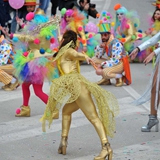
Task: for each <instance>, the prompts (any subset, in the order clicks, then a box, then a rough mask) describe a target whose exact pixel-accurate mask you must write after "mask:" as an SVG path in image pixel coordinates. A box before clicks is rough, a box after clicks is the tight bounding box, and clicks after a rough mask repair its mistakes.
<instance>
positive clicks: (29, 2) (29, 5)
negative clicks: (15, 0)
mask: <svg viewBox="0 0 160 160" xmlns="http://www.w3.org/2000/svg"><path fill="white" fill-rule="evenodd" d="M36 5H37V3H36V0H25V4H24V6H23V7H22V8H21V9H19V10H18V15H16V14H17V13H16V11H15V12H14V17H13V20H12V23H11V33H15V32H16V28H17V21H19V20H20V19H22V20H24V21H25V18H26V15H27V13H29V12H34V11H35V8H36Z"/></svg>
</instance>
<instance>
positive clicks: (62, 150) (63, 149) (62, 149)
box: [58, 137, 68, 155]
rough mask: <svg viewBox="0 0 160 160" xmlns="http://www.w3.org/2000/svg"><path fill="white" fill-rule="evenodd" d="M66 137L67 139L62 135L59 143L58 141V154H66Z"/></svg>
mask: <svg viewBox="0 0 160 160" xmlns="http://www.w3.org/2000/svg"><path fill="white" fill-rule="evenodd" d="M67 139H68V138H67V137H62V138H61V143H60V145H59V148H58V153H59V154H63V155H66V148H67Z"/></svg>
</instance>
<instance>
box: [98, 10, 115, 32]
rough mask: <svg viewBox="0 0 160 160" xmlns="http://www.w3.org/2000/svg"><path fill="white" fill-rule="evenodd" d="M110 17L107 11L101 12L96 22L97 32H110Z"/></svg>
mask: <svg viewBox="0 0 160 160" xmlns="http://www.w3.org/2000/svg"><path fill="white" fill-rule="evenodd" d="M111 19H112V16H111V14H110V13H109V12H107V11H103V12H102V14H101V16H100V21H99V24H98V28H99V33H106V32H111Z"/></svg>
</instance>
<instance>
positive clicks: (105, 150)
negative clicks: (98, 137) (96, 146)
mask: <svg viewBox="0 0 160 160" xmlns="http://www.w3.org/2000/svg"><path fill="white" fill-rule="evenodd" d="M112 154H113V151H112V148H111V147H110V143H108V142H107V143H104V144H102V150H101V152H100V154H99V155H98V156H96V157H95V158H94V160H105V159H106V157H107V156H108V160H112Z"/></svg>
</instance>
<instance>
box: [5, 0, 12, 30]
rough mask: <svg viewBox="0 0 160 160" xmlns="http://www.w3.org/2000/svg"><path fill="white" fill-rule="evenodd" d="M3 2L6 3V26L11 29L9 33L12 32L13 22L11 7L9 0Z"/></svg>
mask: <svg viewBox="0 0 160 160" xmlns="http://www.w3.org/2000/svg"><path fill="white" fill-rule="evenodd" d="M3 1H4V7H5V15H6V16H5V17H6V20H5V26H6V27H8V28H9V32H10V28H11V22H12V19H11V15H10V11H11V7H10V5H9V2H8V0H3Z"/></svg>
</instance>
